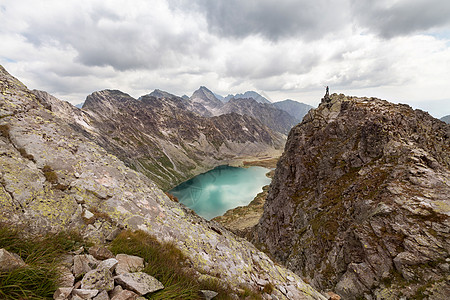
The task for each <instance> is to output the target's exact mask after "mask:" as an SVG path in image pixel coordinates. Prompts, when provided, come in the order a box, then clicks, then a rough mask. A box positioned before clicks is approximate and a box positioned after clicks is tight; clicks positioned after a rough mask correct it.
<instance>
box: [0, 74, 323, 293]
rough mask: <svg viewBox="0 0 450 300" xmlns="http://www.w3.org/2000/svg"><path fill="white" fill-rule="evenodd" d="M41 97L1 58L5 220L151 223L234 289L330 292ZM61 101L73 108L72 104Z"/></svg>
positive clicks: (107, 229) (87, 230)
mask: <svg viewBox="0 0 450 300" xmlns="http://www.w3.org/2000/svg"><path fill="white" fill-rule="evenodd" d="M111 93H112V94H118V96H119V99H118V100H115V101H120V102H121V103H123V105H130V106H131V105H133V103H134V102H133V101H131V99H129V96H127V95H124V94H122V93H116V92H108V93H105V94H102V95H99V96H103V99H102V101H107V99H105V98H107V97H106V96H109V95H110V94H111ZM41 101H42V99H38V98H37V96H36V95H35V94H33V93H31V92H30V91H29V90H28V89H27V88H26V87H25V86H24V85H23V84H22V83H20V82H19V81H18V80H17V79H15V78H13V77H12V76H11V75H9V74H8V73H7V72H6V71H5V70H4V69H3V67H1V66H0V208H1V209H0V221H1V222H8V223H11V224H14V225H22V226H24V227H25V229H26V231H27V232H28V233H29V234H35V233H44V232H55V231H59V230H62V229H64V230H70V229H74V230H77V231H80V232H81V233H82V234H83V235H84V236H87V237H89V238H90V239H92V240H96V241H100V242H102V241H107V240H110V239H111V238H113V237H114V236H115V235H116V234H117V232H118V231H120V230H121V229H123V228H129V229H141V230H143V231H146V232H148V233H150V234H152V235H154V236H155V237H156V238H157V239H158V240H160V241H172V242H173V243H174V244H175V245H176V247H177V248H179V249H180V250H181V251H182V252H183V253H184V254H185V255H186V256H187V257H188V258H189V260H190V264H191V267H192V268H193V269H195V270H197V275H198V276H203V278H209V279H212V280H218V281H220V282H222V283H223V284H225V285H226V286H228V287H229V288H230V289H232V290H236V289H238V288H239V286H240V285H242V284H244V285H246V286H249V287H252V288H254V289H258V290H262V288H263V287H264V286H265V285H268V284H272V285H273V287H274V290H273V292H272V294H273V296H276V297H277V298H279V299H288V298H290V299H324V297H323V296H321V295H320V294H319V293H317V292H316V291H315V290H313V289H312V288H311V287H310V286H308V285H306V284H305V283H304V282H303V281H302V280H301V279H300V278H299V277H298V276H297V275H295V274H294V273H292V272H290V271H288V270H287V269H285V268H283V267H280V266H279V265H276V264H274V263H273V262H272V261H271V260H270V258H269V257H268V256H267V255H265V254H263V253H261V252H259V251H258V250H257V249H256V248H255V247H253V245H252V244H250V243H248V242H246V241H243V240H242V239H239V238H237V237H235V236H234V235H233V234H231V233H229V232H228V231H227V230H225V229H224V228H222V227H221V226H220V225H218V224H217V223H214V222H207V221H205V220H204V219H202V218H200V217H198V216H196V215H195V214H193V213H192V212H191V211H190V210H188V209H186V208H185V207H184V206H182V205H180V204H178V203H175V202H172V201H171V200H170V199H169V198H167V196H166V195H165V194H164V193H163V192H162V191H161V190H160V189H159V188H157V187H156V185H155V184H154V183H153V182H151V181H150V180H149V179H148V178H147V177H146V176H144V175H142V174H141V173H138V172H135V171H133V170H132V169H130V168H127V167H126V166H125V165H124V164H123V163H122V162H121V161H120V160H119V159H118V158H116V157H115V156H113V155H111V154H109V153H108V152H107V151H105V150H104V149H103V148H101V147H100V146H98V145H97V144H96V143H94V142H92V141H90V140H88V139H87V138H86V137H85V136H84V135H83V134H81V133H79V132H78V131H77V130H74V127H76V126H77V125H76V124H83V122H84V121H83V120H78V122H79V123H76V124H75V123H71V122H68V121H67V120H65V119H62V118H59V117H58V116H57V115H56V113H54V112H52V111H50V110H49V109H46V108H45V107H44V106H43V105H42V104H41ZM52 101H54V102H53V104H52V105H51V106H52V107H53V106H54V107H55V109H56V107H61V109H62V110H63V108H64V104H61V103H59V104H58V103H56V102H55V100H54V99H52ZM105 106H106V105H105ZM103 109H105V110H104V111H102V113H105V114H106V115H109V114H112V113H118V112H117V111H115V110H114V111H111V110H108V109H106V108H104V107H103ZM97 112H98V111H97ZM136 113H137V114H138V113H139V111H136ZM70 117H71V118H72V117H73V118H77V119H78V116H76V117H74V116H73V115H70ZM149 122H150V121H149ZM80 126H81V125H80ZM108 126H111V128H113V127H112V125H108ZM116 126H117V125H116ZM249 130H250V129H249ZM86 132H87V131H86ZM266 297H268V295H266Z"/></svg>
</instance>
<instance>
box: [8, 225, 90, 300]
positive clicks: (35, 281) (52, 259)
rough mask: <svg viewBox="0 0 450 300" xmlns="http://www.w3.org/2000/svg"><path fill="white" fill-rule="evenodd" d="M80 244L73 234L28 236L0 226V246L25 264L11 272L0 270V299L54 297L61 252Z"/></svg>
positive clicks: (80, 240) (77, 246)
mask: <svg viewBox="0 0 450 300" xmlns="http://www.w3.org/2000/svg"><path fill="white" fill-rule="evenodd" d="M82 244H83V240H82V239H81V237H80V236H79V235H77V234H75V233H59V234H56V235H47V236H44V237H41V238H34V239H27V238H24V237H22V236H21V234H20V232H19V230H17V229H11V228H10V227H8V226H5V225H0V248H5V249H6V250H7V251H9V252H12V253H16V254H18V255H19V256H20V257H21V258H22V259H23V260H24V261H25V263H26V266H24V267H22V268H18V269H16V270H13V271H11V272H0V299H27V300H28V299H30V300H31V299H33V300H34V299H53V293H54V292H55V290H56V288H57V280H58V270H57V266H58V264H59V262H60V261H61V257H62V255H63V254H67V252H68V251H72V250H75V249H76V248H79V247H80V246H81V245H82Z"/></svg>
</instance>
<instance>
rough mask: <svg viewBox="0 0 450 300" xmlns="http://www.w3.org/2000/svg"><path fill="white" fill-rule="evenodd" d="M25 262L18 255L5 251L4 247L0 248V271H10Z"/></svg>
mask: <svg viewBox="0 0 450 300" xmlns="http://www.w3.org/2000/svg"><path fill="white" fill-rule="evenodd" d="M24 265H25V262H24V261H23V260H22V258H20V256H18V255H17V254H16V255H14V254H13V253H10V252H8V251H6V250H5V249H3V248H2V249H0V271H2V272H5V271H12V270H14V269H17V268H20V267H23V266H24Z"/></svg>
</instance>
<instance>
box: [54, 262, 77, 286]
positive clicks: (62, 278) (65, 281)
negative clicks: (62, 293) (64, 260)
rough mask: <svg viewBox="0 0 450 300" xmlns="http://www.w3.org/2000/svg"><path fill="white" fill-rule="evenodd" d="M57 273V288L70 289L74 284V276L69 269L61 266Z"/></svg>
mask: <svg viewBox="0 0 450 300" xmlns="http://www.w3.org/2000/svg"><path fill="white" fill-rule="evenodd" d="M58 272H59V286H60V287H72V286H73V285H74V283H75V276H73V274H72V272H71V271H70V269H69V267H67V266H64V265H61V266H59V267H58Z"/></svg>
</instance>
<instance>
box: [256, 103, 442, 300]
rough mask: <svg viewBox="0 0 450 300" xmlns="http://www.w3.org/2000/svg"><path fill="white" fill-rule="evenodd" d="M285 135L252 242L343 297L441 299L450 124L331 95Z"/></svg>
mask: <svg viewBox="0 0 450 300" xmlns="http://www.w3.org/2000/svg"><path fill="white" fill-rule="evenodd" d="M326 100H327V101H323V103H322V104H321V105H320V106H319V107H318V108H317V109H315V110H311V111H310V112H309V113H308V115H307V116H305V118H304V119H303V121H302V123H301V124H299V125H297V126H296V127H294V128H293V129H292V130H291V132H290V134H289V137H288V141H287V143H286V147H285V152H284V154H283V155H282V157H281V159H280V161H279V162H278V165H277V169H276V171H275V175H274V179H273V181H272V184H271V185H270V189H269V195H268V197H267V200H266V204H265V207H264V214H263V217H262V218H261V220H260V222H259V224H258V225H257V227H256V229H255V230H254V232H253V241H254V242H255V244H257V245H259V246H261V247H262V248H265V249H266V250H267V251H268V252H269V253H270V254H271V255H272V256H273V257H274V258H275V259H277V260H279V261H281V262H282V263H284V264H286V265H287V266H288V268H290V269H291V270H293V271H295V272H296V273H297V274H299V275H301V276H302V277H303V278H306V279H307V280H309V282H311V284H312V285H313V286H314V287H316V288H317V289H320V290H329V289H331V290H334V291H335V292H337V293H338V294H339V295H341V296H342V297H343V298H344V299H361V298H364V299H401V298H402V297H404V298H406V299H411V298H415V297H416V298H417V297H418V299H419V298H420V299H447V297H448V295H449V294H450V284H449V282H450V269H449V268H450V255H449V252H450V231H449V228H450V196H449V195H450V169H449V168H450V155H449V154H450V126H449V125H447V124H445V123H444V122H441V121H439V120H437V119H434V118H433V117H431V116H430V115H429V114H428V113H426V112H423V111H420V110H415V111H414V110H412V109H411V108H410V107H409V106H407V105H395V104H392V103H389V102H387V101H383V100H379V99H375V98H357V97H347V96H344V95H342V94H341V95H336V94H333V95H331V96H330V97H329V98H328V99H326Z"/></svg>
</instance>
